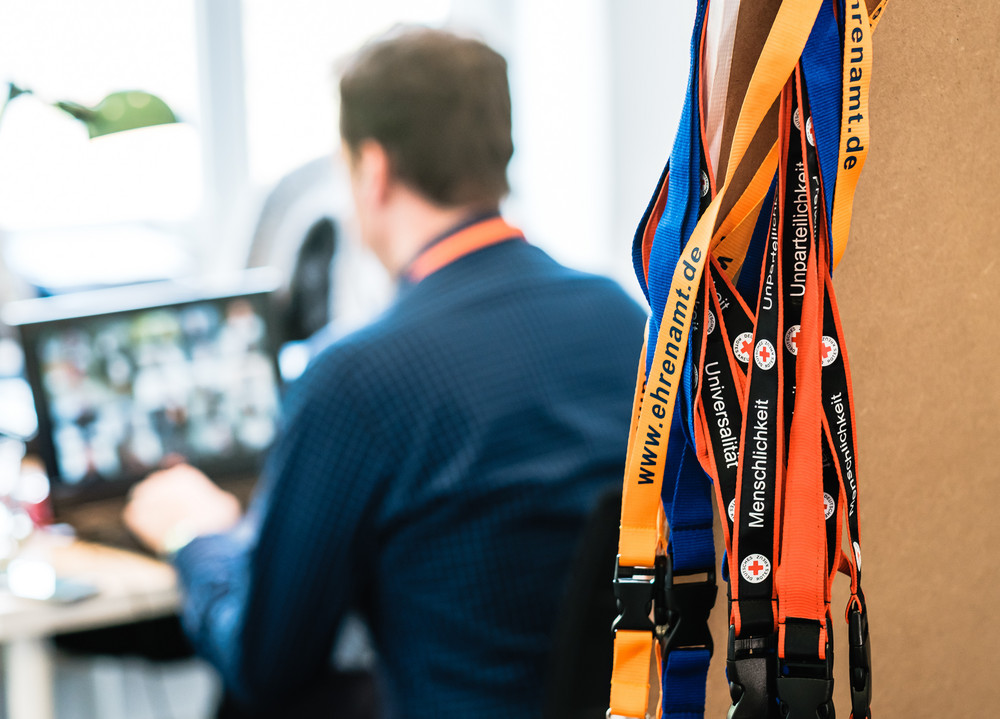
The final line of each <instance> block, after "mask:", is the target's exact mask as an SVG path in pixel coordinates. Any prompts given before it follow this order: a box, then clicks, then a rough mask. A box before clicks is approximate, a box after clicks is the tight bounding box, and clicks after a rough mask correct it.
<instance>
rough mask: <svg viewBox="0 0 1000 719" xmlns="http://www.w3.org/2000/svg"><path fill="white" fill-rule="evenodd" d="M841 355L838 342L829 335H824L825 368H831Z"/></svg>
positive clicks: (823, 359) (823, 360)
mask: <svg viewBox="0 0 1000 719" xmlns="http://www.w3.org/2000/svg"><path fill="white" fill-rule="evenodd" d="M839 354H840V348H839V347H838V346H837V340H835V339H834V338H833V337H830V336H829V335H823V354H822V358H821V359H822V362H823V366H824V367H829V366H830V365H832V364H833V362H834V360H836V359H837V355H839Z"/></svg>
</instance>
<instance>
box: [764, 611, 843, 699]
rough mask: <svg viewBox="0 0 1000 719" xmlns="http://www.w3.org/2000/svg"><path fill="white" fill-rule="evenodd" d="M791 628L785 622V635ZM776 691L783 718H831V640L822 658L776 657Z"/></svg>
mask: <svg viewBox="0 0 1000 719" xmlns="http://www.w3.org/2000/svg"><path fill="white" fill-rule="evenodd" d="M790 631H792V627H791V626H790V625H789V624H787V623H786V625H785V632H786V637H787V633H788V632H790ZM785 641H786V645H785V646H786V647H787V646H788V644H787V642H788V640H787V638H786V640H785ZM777 690H778V703H779V704H780V707H781V716H782V717H784V718H785V719H834V717H835V716H836V713H835V711H834V708H833V643H832V642H827V645H826V659H825V660H824V659H805V660H801V659H787V658H786V659H778V679H777Z"/></svg>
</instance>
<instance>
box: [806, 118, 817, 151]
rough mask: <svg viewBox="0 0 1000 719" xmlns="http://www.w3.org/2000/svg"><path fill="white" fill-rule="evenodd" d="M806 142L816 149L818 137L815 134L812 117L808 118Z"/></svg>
mask: <svg viewBox="0 0 1000 719" xmlns="http://www.w3.org/2000/svg"><path fill="white" fill-rule="evenodd" d="M806 142H808V143H809V144H810V145H812V146H813V147H816V136H815V135H814V134H813V119H812V117H811V116H810V117H807V118H806Z"/></svg>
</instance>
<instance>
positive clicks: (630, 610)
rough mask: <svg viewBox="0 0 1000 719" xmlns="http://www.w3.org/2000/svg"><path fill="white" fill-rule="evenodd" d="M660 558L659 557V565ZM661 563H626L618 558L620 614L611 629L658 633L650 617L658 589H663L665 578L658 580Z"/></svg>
mask: <svg viewBox="0 0 1000 719" xmlns="http://www.w3.org/2000/svg"><path fill="white" fill-rule="evenodd" d="M659 564H660V558H659V557H657V565H659ZM658 575H660V571H659V568H658V567H625V566H622V564H621V558H620V557H616V558H615V578H614V587H615V599H616V600H617V601H618V616H617V617H616V618H615V621H614V623H613V624H612V625H611V631H612V632H617V631H618V630H619V629H623V630H626V631H635V632H652V633H654V634H655V633H656V625H655V624H654V623H653V620H652V619H650V613H651V612H652V611H653V607H654V605H657V606H658V605H660V604H661V603H662V602H654V600H655V599H656V598H657V593H658V592H659V591H661V588H662V586H663V583H662V581H658Z"/></svg>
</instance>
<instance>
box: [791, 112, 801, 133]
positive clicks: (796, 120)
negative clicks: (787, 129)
mask: <svg viewBox="0 0 1000 719" xmlns="http://www.w3.org/2000/svg"><path fill="white" fill-rule="evenodd" d="M792 122H793V123H794V124H795V129H796V130H801V129H802V124H801V123H800V122H799V108H795V112H793V113H792Z"/></svg>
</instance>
